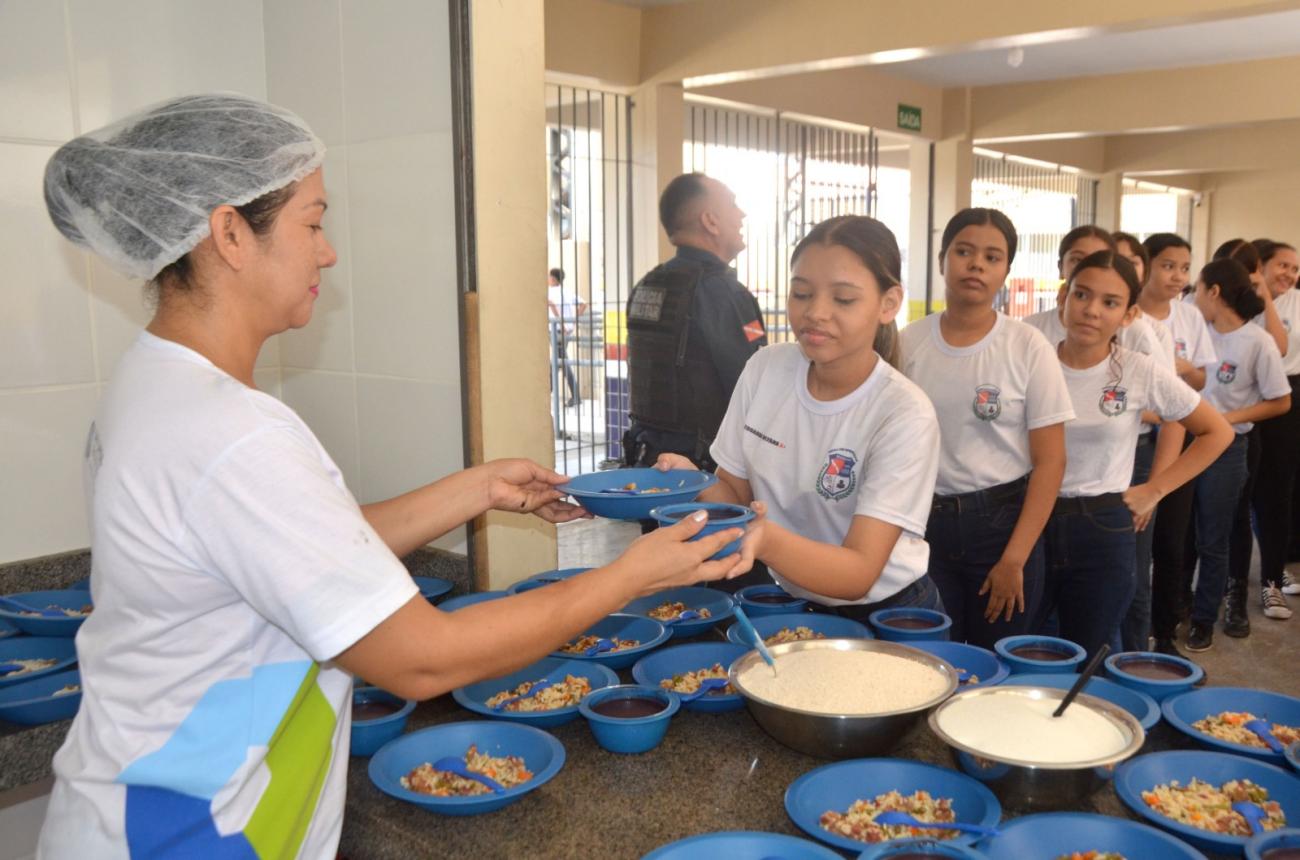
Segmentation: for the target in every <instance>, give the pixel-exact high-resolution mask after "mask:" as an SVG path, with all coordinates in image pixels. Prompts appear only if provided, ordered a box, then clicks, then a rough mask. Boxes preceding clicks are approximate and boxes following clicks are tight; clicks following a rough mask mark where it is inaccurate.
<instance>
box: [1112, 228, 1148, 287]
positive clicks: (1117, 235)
mask: <svg viewBox="0 0 1300 860" xmlns="http://www.w3.org/2000/svg"><path fill="white" fill-rule="evenodd" d="M1110 235H1111V237H1112V238H1113V239H1114V240H1115V250H1116V251H1118V250H1119V243H1120V242H1123V243H1124V244H1126V245H1128V246H1129V247H1130V248H1132V249H1133V253H1134V255H1136V256H1137V258H1138V259H1139V260H1141V261H1142V275H1143V280H1145V276H1146V274H1147V271H1148V270H1150V268H1151V255H1150V254H1148V253H1147V246H1146V245H1143V244H1142V243H1141V242H1140V241H1138V237H1137V236H1134V235H1133V234H1132V233H1125V232H1123V231H1122V230H1116V231H1115V232H1113V233H1111V234H1110ZM1129 262H1132V261H1131V260H1130V261H1129Z"/></svg>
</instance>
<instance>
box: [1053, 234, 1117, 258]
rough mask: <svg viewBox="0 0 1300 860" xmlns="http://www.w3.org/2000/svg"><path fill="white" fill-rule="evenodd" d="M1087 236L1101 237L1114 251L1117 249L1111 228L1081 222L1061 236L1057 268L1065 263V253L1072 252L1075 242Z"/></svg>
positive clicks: (1057, 253) (1057, 249) (1057, 250)
mask: <svg viewBox="0 0 1300 860" xmlns="http://www.w3.org/2000/svg"><path fill="white" fill-rule="evenodd" d="M1087 238H1093V239H1100V240H1101V241H1103V242H1105V243H1106V247H1107V248H1109V249H1110V250H1112V251H1114V250H1116V248H1115V237H1114V236H1112V235H1111V233H1110V231H1109V230H1103V229H1102V228H1100V227H1098V226H1097V225H1096V224H1080V225H1079V226H1078V227H1075V228H1074V229H1073V230H1071V231H1070V232H1069V233H1066V234H1065V235H1064V236H1062V237H1061V244H1060V245H1058V246H1057V248H1056V268H1058V269H1059V268H1061V266H1062V265H1064V263H1065V255H1066V254H1068V253H1070V249H1071V248H1073V247H1074V243H1075V242H1077V241H1079V240H1080V239H1087Z"/></svg>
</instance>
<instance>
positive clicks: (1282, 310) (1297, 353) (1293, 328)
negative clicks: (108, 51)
mask: <svg viewBox="0 0 1300 860" xmlns="http://www.w3.org/2000/svg"><path fill="white" fill-rule="evenodd" d="M1273 307H1274V309H1275V310H1277V315H1278V316H1279V317H1280V318H1281V319H1282V328H1284V329H1286V355H1284V356H1282V370H1283V372H1285V373H1286V375H1287V376H1295V375H1296V374H1300V290H1297V289H1295V288H1294V287H1292V288H1291V289H1289V290H1287V291H1286V292H1285V293H1283V294H1282V295H1280V296H1278V297H1277V298H1275V299H1273ZM1251 322H1253V323H1254V324H1255V325H1257V326H1260V327H1261V328H1263V326H1264V315H1263V314H1260V315H1258V316H1257V317H1255V318H1254V319H1253V320H1251ZM1265 331H1267V329H1266V330H1265Z"/></svg>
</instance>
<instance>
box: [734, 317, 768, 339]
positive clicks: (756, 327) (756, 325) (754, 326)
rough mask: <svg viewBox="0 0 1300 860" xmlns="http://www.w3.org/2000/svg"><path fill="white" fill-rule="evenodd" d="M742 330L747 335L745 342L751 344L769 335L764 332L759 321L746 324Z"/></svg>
mask: <svg viewBox="0 0 1300 860" xmlns="http://www.w3.org/2000/svg"><path fill="white" fill-rule="evenodd" d="M740 330H741V331H743V332H744V333H745V340H747V341H749V342H750V343H753V342H754V341H756V340H758V339H759V338H760V337H762V336H763V335H765V334H767V332H765V331H763V323H762V322H760V321H759V320H754V321H752V322H747V323H745V324H744V325H743V326H741V327H740Z"/></svg>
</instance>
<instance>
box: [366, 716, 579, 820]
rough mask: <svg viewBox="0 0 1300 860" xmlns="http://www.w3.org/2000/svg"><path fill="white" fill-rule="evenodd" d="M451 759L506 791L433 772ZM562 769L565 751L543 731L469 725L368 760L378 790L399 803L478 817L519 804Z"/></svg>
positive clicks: (414, 738) (401, 743)
mask: <svg viewBox="0 0 1300 860" xmlns="http://www.w3.org/2000/svg"><path fill="white" fill-rule="evenodd" d="M449 756H454V757H456V758H459V759H461V760H462V761H465V762H466V763H467V766H468V767H469V769H470V770H473V771H476V772H480V773H481V772H484V771H486V770H488V769H491V770H492V771H493V772H494V773H495V774H496V779H497V781H498V782H500V783H501V784H502V785H503V787H504V788H505V790H504V791H502V792H495V791H493V790H491V789H488V788H487V787H486V786H483V785H481V784H479V783H477V782H475V781H473V780H466V779H464V778H457V777H453V776H452V775H450V774H446V773H445V772H438V771H434V770H433V769H432V765H433V763H434V762H436V761H438V760H439V759H441V758H444V757H449ZM425 765H429V767H424V766H425ZM563 766H564V746H563V745H562V744H561V743H560V742H559V741H558V740H556V739H555V738H554V737H552V736H551V735H550V734H549V733H547V732H544V731H542V730H541V729H537V728H533V727H532V726H523V725H519V724H517V723H502V722H493V721H491V720H470V721H466V722H459V723H445V724H443V725H440V726H432V727H430V728H427V729H420V730H419V731H417V732H411V733H410V734H409V735H404V736H403V737H400V738H398V739H397V740H394V741H390V742H389V743H387V744H385V745H384V746H383V747H382V748H381V749H380V750H379V752H377V753H375V755H374V757H373V758H371V759H370V768H369V772H370V781H371V782H373V783H374V784H375V787H377V788H378V789H379V790H380V791H382V792H384V793H385V794H387V795H390V796H392V797H395V798H397V799H398V800H404V801H406V802H407V803H413V804H415V805H416V806H422V807H424V808H425V809H428V810H430V811H432V812H437V813H440V814H442V815H478V814H480V813H483V812H492V811H494V810H497V809H500V808H501V807H503V806H508V805H510V804H511V803H514V802H516V801H518V800H519V799H520V798H521V797H523V796H524V795H525V794H527V793H528V792H530V791H534V790H536V789H538V788H540V787H541V786H543V785H544V784H545V783H546V782H547V781H549V780H550V779H551V778H552V777H553V776H555V775H556V774H557V773H559V772H560V768H561V767H563ZM466 791H473V792H482V793H475V794H464V793H463V792H466ZM431 792H442V793H441V794H433V793H431Z"/></svg>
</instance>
